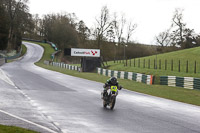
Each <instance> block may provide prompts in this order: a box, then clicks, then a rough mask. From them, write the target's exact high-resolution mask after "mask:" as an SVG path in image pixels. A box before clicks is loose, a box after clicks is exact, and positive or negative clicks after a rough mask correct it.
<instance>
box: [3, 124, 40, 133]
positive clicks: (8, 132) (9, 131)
mask: <svg viewBox="0 0 200 133" xmlns="http://www.w3.org/2000/svg"><path fill="white" fill-rule="evenodd" d="M0 133H37V132H35V131H30V130H27V129H23V128H19V127H14V126H4V125H0Z"/></svg>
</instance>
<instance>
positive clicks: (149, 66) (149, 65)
mask: <svg viewBox="0 0 200 133" xmlns="http://www.w3.org/2000/svg"><path fill="white" fill-rule="evenodd" d="M148 63H149V64H148V68H149V69H150V59H149V62H148Z"/></svg>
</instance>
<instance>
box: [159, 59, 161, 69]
mask: <svg viewBox="0 0 200 133" xmlns="http://www.w3.org/2000/svg"><path fill="white" fill-rule="evenodd" d="M159 69H161V59H160V60H159Z"/></svg>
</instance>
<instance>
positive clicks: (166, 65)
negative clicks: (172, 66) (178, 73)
mask: <svg viewBox="0 0 200 133" xmlns="http://www.w3.org/2000/svg"><path fill="white" fill-rule="evenodd" d="M165 70H167V60H165Z"/></svg>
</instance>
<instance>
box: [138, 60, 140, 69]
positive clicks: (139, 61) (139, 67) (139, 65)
mask: <svg viewBox="0 0 200 133" xmlns="http://www.w3.org/2000/svg"><path fill="white" fill-rule="evenodd" d="M138 67H139V68H140V59H139V60H138Z"/></svg>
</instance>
